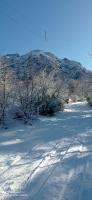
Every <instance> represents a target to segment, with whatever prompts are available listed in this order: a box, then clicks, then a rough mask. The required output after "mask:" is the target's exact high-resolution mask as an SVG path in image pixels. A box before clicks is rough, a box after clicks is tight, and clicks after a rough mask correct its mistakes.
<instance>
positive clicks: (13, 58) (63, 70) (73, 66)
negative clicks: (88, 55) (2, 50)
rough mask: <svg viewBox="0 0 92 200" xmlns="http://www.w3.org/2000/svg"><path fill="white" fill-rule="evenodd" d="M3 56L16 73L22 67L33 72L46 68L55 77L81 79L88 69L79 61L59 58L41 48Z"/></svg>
mask: <svg viewBox="0 0 92 200" xmlns="http://www.w3.org/2000/svg"><path fill="white" fill-rule="evenodd" d="M4 58H5V59H6V60H7V62H8V64H9V65H10V66H11V67H13V68H14V69H15V70H16V71H17V72H18V73H20V72H22V70H23V68H29V69H30V71H34V72H38V71H40V70H44V69H46V71H47V72H48V73H50V72H52V71H54V75H55V76H56V77H63V78H66V79H68V78H69V79H70V78H72V79H81V78H84V76H85V75H86V74H88V71H87V70H86V69H85V68H84V67H83V66H82V65H81V64H80V63H79V62H76V61H72V60H69V59H67V58H64V59H60V58H58V57H56V56H55V55H54V54H52V53H49V52H44V51H41V50H35V51H31V52H29V53H27V54H25V55H22V56H20V55H19V54H7V55H5V56H4Z"/></svg>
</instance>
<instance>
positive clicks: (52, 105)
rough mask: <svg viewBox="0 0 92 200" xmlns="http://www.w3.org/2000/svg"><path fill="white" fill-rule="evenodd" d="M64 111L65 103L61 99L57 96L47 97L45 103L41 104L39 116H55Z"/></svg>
mask: <svg viewBox="0 0 92 200" xmlns="http://www.w3.org/2000/svg"><path fill="white" fill-rule="evenodd" d="M60 110H62V111H63V103H62V102H61V100H60V99H58V98H57V97H55V96H52V97H50V96H47V98H46V99H45V101H44V102H42V103H41V104H40V108H39V114H40V115H49V116H52V115H54V113H55V112H57V111H60Z"/></svg>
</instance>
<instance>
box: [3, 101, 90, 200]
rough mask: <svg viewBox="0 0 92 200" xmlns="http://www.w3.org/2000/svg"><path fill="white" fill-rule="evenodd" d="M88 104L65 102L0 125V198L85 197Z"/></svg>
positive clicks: (51, 199) (74, 199)
mask: <svg viewBox="0 0 92 200" xmlns="http://www.w3.org/2000/svg"><path fill="white" fill-rule="evenodd" d="M91 169H92V110H90V108H89V107H88V106H87V104H86V103H85V102H84V103H77V104H76V103H75V104H69V105H67V106H66V108H65V111H64V113H61V112H59V113H57V114H56V116H54V117H52V118H46V117H41V118H40V119H39V120H38V121H37V122H34V124H33V126H28V125H27V126H25V125H23V124H22V123H18V122H16V123H14V125H13V127H10V128H9V129H8V130H0V200H22V199H24V200H91V199H92V170H91Z"/></svg>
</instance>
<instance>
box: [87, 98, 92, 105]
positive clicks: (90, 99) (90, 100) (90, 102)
mask: <svg viewBox="0 0 92 200" xmlns="http://www.w3.org/2000/svg"><path fill="white" fill-rule="evenodd" d="M87 102H88V104H89V106H92V97H91V96H90V97H87Z"/></svg>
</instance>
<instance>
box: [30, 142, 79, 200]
mask: <svg viewBox="0 0 92 200" xmlns="http://www.w3.org/2000/svg"><path fill="white" fill-rule="evenodd" d="M74 140H76V138H75V139H74V138H73V140H72V142H71V143H70V144H69V146H68V148H66V150H65V153H64V155H63V156H61V154H60V156H59V158H60V162H58V163H56V164H55V166H54V167H53V169H52V170H51V172H50V173H49V174H48V176H47V177H46V179H45V180H44V182H42V184H41V185H40V188H39V190H38V191H37V192H36V193H35V194H34V195H33V196H31V194H29V196H30V200H35V197H36V196H37V195H39V193H40V192H41V190H42V189H43V188H44V186H45V184H46V183H47V181H48V179H49V178H50V177H51V176H52V174H53V173H54V171H55V169H56V168H57V167H58V164H59V163H61V162H62V161H63V160H64V158H65V156H66V155H67V153H68V150H69V149H70V147H71V146H72V144H73V143H74Z"/></svg>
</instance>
